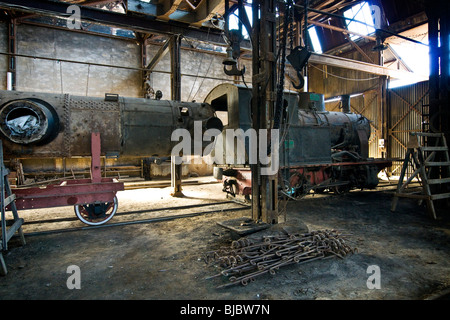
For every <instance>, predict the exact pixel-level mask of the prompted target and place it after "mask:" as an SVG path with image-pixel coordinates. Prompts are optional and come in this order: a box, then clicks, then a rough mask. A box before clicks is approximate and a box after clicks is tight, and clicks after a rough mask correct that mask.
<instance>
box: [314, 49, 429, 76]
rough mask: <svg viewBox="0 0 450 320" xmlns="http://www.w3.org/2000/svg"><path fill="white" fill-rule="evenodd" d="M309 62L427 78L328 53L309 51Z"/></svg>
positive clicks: (381, 73)
mask: <svg viewBox="0 0 450 320" xmlns="http://www.w3.org/2000/svg"><path fill="white" fill-rule="evenodd" d="M308 61H309V63H317V64H323V65H327V66H332V67H339V68H344V69H350V70H356V71H362V72H367V73H370V74H374V75H378V76H387V77H391V78H395V79H411V78H417V81H418V82H420V81H425V80H427V78H423V77H420V76H417V75H416V74H414V73H413V72H408V71H403V70H393V69H389V68H386V67H383V66H379V65H376V64H372V63H366V62H362V61H357V60H351V59H346V58H342V57H337V56H332V55H328V54H323V53H322V54H318V53H314V52H313V53H311V56H310V57H309V60H308Z"/></svg>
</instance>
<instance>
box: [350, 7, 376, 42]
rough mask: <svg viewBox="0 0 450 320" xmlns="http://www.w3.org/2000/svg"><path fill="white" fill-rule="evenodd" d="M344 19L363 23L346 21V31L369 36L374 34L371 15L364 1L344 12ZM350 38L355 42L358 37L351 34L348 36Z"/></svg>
mask: <svg viewBox="0 0 450 320" xmlns="http://www.w3.org/2000/svg"><path fill="white" fill-rule="evenodd" d="M344 17H346V18H349V19H353V20H357V21H361V22H364V23H365V24H362V23H359V22H356V21H351V20H346V23H347V29H348V30H349V31H353V32H357V33H359V34H363V35H369V34H372V33H374V32H375V28H374V27H373V25H374V21H373V18H372V15H371V11H370V7H369V4H368V3H367V2H366V1H364V2H361V3H358V4H356V5H354V6H353V7H351V8H350V9H348V10H346V11H345V12H344ZM350 38H351V39H352V40H353V41H355V40H357V39H359V38H360V37H359V36H357V35H354V34H352V35H350Z"/></svg>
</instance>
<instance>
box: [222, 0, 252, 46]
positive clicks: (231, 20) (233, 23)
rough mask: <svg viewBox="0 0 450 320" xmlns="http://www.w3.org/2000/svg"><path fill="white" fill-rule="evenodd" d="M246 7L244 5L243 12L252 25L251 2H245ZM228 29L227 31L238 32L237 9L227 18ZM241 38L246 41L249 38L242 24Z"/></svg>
mask: <svg viewBox="0 0 450 320" xmlns="http://www.w3.org/2000/svg"><path fill="white" fill-rule="evenodd" d="M246 4H247V5H244V9H245V12H246V13H247V17H248V20H249V22H250V25H251V24H252V18H253V13H252V1H251V0H250V1H247V2H246ZM228 29H229V30H233V29H234V30H238V29H239V9H236V10H234V11H233V13H231V14H230V15H229V17H228ZM242 36H243V37H244V39H246V40H248V39H249V38H250V36H249V34H248V30H247V29H246V28H245V26H244V24H242Z"/></svg>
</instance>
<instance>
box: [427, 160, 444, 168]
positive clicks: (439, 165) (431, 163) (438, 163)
mask: <svg viewBox="0 0 450 320" xmlns="http://www.w3.org/2000/svg"><path fill="white" fill-rule="evenodd" d="M441 166H450V161H445V162H430V161H426V162H425V167H441Z"/></svg>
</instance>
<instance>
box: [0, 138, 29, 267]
mask: <svg viewBox="0 0 450 320" xmlns="http://www.w3.org/2000/svg"><path fill="white" fill-rule="evenodd" d="M8 173H9V170H8V169H7V168H6V167H5V164H4V162H3V144H2V141H1V140H0V188H1V191H0V192H1V195H0V199H1V229H2V233H1V239H0V240H1V242H0V275H6V274H7V273H8V269H7V267H6V263H5V260H4V258H3V252H4V251H6V250H8V242H9V240H10V239H11V237H12V236H13V235H14V233H15V232H16V231H17V232H18V233H19V236H20V241H21V242H22V245H25V244H26V242H25V236H24V234H23V231H22V224H23V219H21V218H19V214H18V213H17V208H16V203H15V201H16V195H15V194H13V193H12V192H11V187H10V185H9V181H8ZM8 205H9V206H10V208H11V212H12V216H13V219H12V220H6V207H7V206H8Z"/></svg>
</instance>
